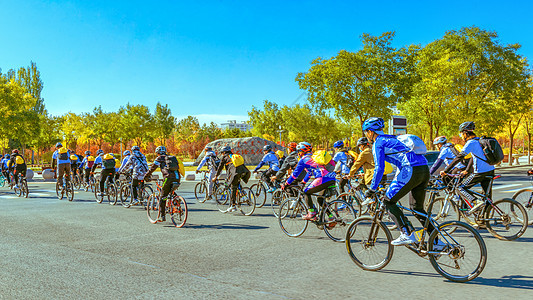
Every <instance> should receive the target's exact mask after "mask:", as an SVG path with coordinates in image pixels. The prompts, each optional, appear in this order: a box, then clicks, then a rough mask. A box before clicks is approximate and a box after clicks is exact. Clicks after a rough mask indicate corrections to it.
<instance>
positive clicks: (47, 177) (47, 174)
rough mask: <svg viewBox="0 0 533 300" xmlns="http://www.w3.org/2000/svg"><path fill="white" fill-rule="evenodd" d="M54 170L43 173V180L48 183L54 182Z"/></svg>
mask: <svg viewBox="0 0 533 300" xmlns="http://www.w3.org/2000/svg"><path fill="white" fill-rule="evenodd" d="M54 175H55V173H54V170H52V169H46V170H44V171H43V179H44V180H45V181H48V180H54Z"/></svg>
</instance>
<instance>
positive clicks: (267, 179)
mask: <svg viewBox="0 0 533 300" xmlns="http://www.w3.org/2000/svg"><path fill="white" fill-rule="evenodd" d="M274 175H276V171H274V170H272V169H268V170H266V171H265V172H264V173H263V174H262V175H261V179H262V180H264V181H265V182H266V184H267V185H268V187H270V188H272V187H273V186H274V183H273V182H272V181H271V180H270V177H272V176H274Z"/></svg>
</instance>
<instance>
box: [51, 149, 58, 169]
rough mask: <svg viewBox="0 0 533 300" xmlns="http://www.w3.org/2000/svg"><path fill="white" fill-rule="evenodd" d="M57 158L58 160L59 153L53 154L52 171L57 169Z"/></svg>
mask: <svg viewBox="0 0 533 300" xmlns="http://www.w3.org/2000/svg"><path fill="white" fill-rule="evenodd" d="M56 158H57V151H55V152H54V154H52V169H55V168H56V163H57V161H56Z"/></svg>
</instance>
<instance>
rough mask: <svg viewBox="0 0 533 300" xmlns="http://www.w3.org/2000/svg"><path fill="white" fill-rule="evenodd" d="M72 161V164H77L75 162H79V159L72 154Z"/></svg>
mask: <svg viewBox="0 0 533 300" xmlns="http://www.w3.org/2000/svg"><path fill="white" fill-rule="evenodd" d="M70 160H71V161H72V163H75V162H74V161H75V160H78V157H77V156H76V155H74V154H72V155H71V156H70Z"/></svg>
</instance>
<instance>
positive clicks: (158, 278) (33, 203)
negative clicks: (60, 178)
mask: <svg viewBox="0 0 533 300" xmlns="http://www.w3.org/2000/svg"><path fill="white" fill-rule="evenodd" d="M525 170H526V168H515V169H507V170H500V171H499V172H498V173H501V174H503V175H504V177H503V178H502V179H500V180H499V181H498V182H496V183H495V186H494V192H495V198H501V197H507V196H510V195H512V192H513V191H514V190H518V189H519V188H521V187H525V186H529V185H530V184H529V182H528V181H527V179H526V178H525V176H522V174H524V172H525ZM193 184H194V183H184V184H183V185H182V187H181V188H180V192H181V194H182V195H183V196H184V197H185V198H186V200H187V202H188V203H189V208H190V212H189V219H188V222H187V225H186V227H185V228H182V229H176V228H174V227H171V226H170V223H167V224H157V225H153V224H150V223H149V222H148V220H147V217H146V213H145V211H144V210H141V209H138V208H130V209H126V208H123V207H121V206H109V205H107V204H97V203H95V202H94V200H93V198H92V196H91V195H90V194H88V193H85V192H79V193H77V194H76V199H75V201H74V202H67V201H65V200H62V201H59V200H57V199H56V198H55V194H54V190H53V189H54V184H53V183H44V182H40V181H36V182H31V183H30V193H31V194H30V195H31V198H29V199H19V198H16V197H13V195H12V193H11V192H10V191H8V190H6V189H5V188H4V189H0V222H1V223H0V253H1V255H0V298H2V299H4V298H5V299H12V298H32V299H35V298H45V299H50V298H53V299H66V298H69V299H72V298H74V299H76V298H78V299H79V298H83V299H96V298H107V299H126V298H128V299H130V298H156V297H157V298H159V299H168V298H176V299H189V298H191V299H205V298H222V299H225V298H232V299H250V298H259V297H260V298H265V299H285V298H326V297H328V298H333V297H334V298H340V297H342V298H351V299H362V298H367V299H369V297H372V298H375V297H379V298H385V297H387V298H388V299H397V298H405V297H409V298H414V299H421V298H424V299H427V298H428V297H429V298H444V299H457V298H459V297H461V298H471V299H479V298H485V299H501V298H502V297H510V298H514V299H526V297H528V298H529V299H530V298H531V295H532V293H533V258H532V255H531V253H533V230H529V231H527V232H526V233H525V235H524V236H523V237H522V238H521V239H519V240H517V241H514V242H503V241H500V240H497V239H495V238H493V237H492V236H491V235H490V234H488V233H487V232H486V231H483V232H482V236H483V237H484V238H485V242H486V244H487V247H488V263H487V266H486V268H485V270H484V272H483V273H482V274H481V276H480V277H479V278H477V279H476V280H474V281H472V282H470V283H467V284H457V283H453V282H449V281H447V280H445V279H444V278H443V277H441V276H439V275H438V274H437V273H436V272H435V271H434V270H433V268H432V267H431V265H430V264H429V262H428V261H427V260H425V259H422V258H419V257H418V256H416V255H414V254H413V253H412V252H410V251H409V250H407V249H406V248H397V249H396V251H395V253H394V257H393V260H392V262H391V263H390V264H389V265H388V266H387V267H386V268H385V269H384V270H382V271H379V272H367V271H362V270H361V269H359V268H358V267H357V266H356V265H355V264H353V263H352V261H351V260H350V259H349V257H348V256H347V254H346V250H345V247H344V244H339V243H334V242H332V241H330V240H329V239H328V238H327V237H326V236H325V235H324V233H323V232H321V231H319V230H318V229H316V228H314V226H310V227H309V229H308V231H307V232H306V233H305V234H304V235H303V236H302V237H300V238H296V239H294V238H289V237H287V236H285V235H284V234H283V233H282V232H281V230H280V228H279V226H278V223H277V219H275V218H273V217H272V216H271V215H270V213H269V210H268V209H267V208H263V209H260V210H259V211H258V212H257V213H256V214H255V215H254V216H251V217H245V216H241V215H240V214H237V213H234V214H221V213H220V212H218V211H217V210H216V207H215V206H214V205H212V204H209V203H205V204H198V203H196V201H195V200H194V196H193V195H192V194H191V191H192V187H193ZM413 223H414V224H416V223H415V222H413ZM530 229H531V228H530Z"/></svg>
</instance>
